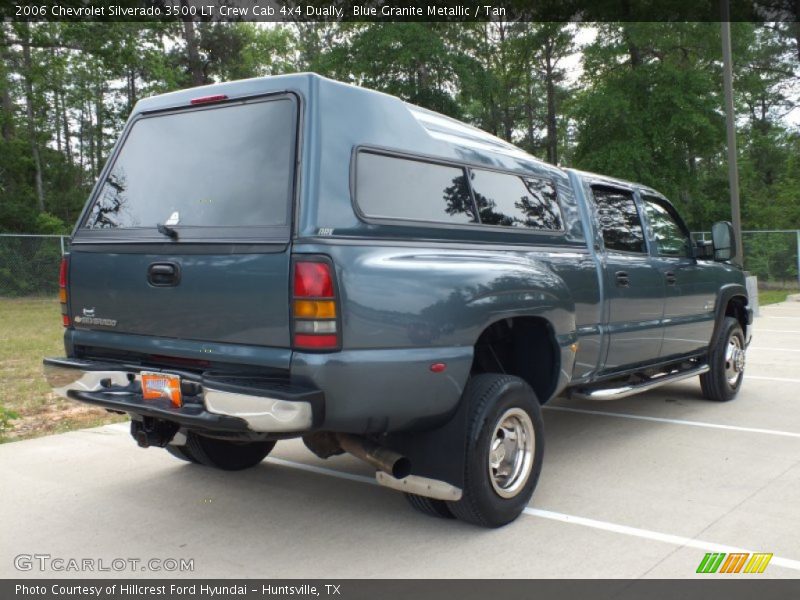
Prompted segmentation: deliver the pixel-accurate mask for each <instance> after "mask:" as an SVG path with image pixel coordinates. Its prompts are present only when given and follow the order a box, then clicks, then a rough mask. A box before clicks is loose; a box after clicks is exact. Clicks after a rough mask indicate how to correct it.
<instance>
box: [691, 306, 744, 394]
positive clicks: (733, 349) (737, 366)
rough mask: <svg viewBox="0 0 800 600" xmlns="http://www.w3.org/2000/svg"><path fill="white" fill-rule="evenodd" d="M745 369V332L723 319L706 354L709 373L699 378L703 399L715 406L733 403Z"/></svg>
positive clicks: (729, 318) (734, 322) (733, 323)
mask: <svg viewBox="0 0 800 600" xmlns="http://www.w3.org/2000/svg"><path fill="white" fill-rule="evenodd" d="M744 365H745V343H744V332H743V331H742V326H741V325H740V324H739V321H737V320H736V319H734V318H733V317H725V320H724V321H723V322H722V327H721V329H720V331H719V335H717V339H716V340H714V342H713V343H712V345H711V348H710V349H709V352H708V366H709V367H710V370H709V371H708V373H704V374H703V375H700V389H701V390H702V391H703V396H704V397H705V398H707V399H709V400H715V401H717V402H727V401H728V400H732V399H733V398H734V397H735V396H736V394H737V393H738V392H739V388H741V387H742V379H743V378H744Z"/></svg>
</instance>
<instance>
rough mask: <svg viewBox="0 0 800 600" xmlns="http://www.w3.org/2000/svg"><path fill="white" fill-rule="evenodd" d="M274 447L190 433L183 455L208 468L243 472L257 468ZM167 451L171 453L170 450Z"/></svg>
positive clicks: (268, 443)
mask: <svg viewBox="0 0 800 600" xmlns="http://www.w3.org/2000/svg"><path fill="white" fill-rule="evenodd" d="M274 447H275V442H234V441H231V440H220V439H217V438H211V437H204V436H202V435H199V434H197V433H194V432H191V431H190V432H189V433H187V434H186V446H184V447H183V448H184V450H182V452H181V454H186V455H187V456H188V460H190V461H193V462H198V463H200V464H201V465H205V466H207V467H214V468H216V469H222V470H223V471H241V470H242V469H249V468H250V467H255V466H256V465H257V464H258V463H260V462H261V461H262V460H264V458H265V457H266V456H267V454H269V453H270V452H271V451H272V449H273V448H274ZM176 448H180V447H179V446H178V447H176ZM167 450H168V451H169V448H167ZM170 453H171V454H173V453H172V452H170ZM173 455H174V454H173ZM179 458H181V457H180V456H179Z"/></svg>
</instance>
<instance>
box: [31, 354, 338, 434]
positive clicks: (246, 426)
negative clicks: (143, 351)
mask: <svg viewBox="0 0 800 600" xmlns="http://www.w3.org/2000/svg"><path fill="white" fill-rule="evenodd" d="M140 371H159V372H163V373H172V374H176V375H180V376H181V379H182V381H188V382H191V384H193V388H194V389H193V392H195V393H194V394H193V395H189V396H187V397H186V398H185V401H184V403H183V406H181V407H180V408H176V407H173V406H171V405H170V403H169V402H168V401H166V400H165V401H160V400H155V401H153V400H147V401H146V400H144V398H143V397H142V394H141V375H140ZM44 373H45V377H46V379H47V381H48V383H49V384H50V386H51V387H52V388H53V392H54V393H55V394H57V395H59V396H62V397H64V398H69V399H71V400H79V401H81V402H86V403H88V404H93V405H95V406H100V407H102V408H106V409H108V410H116V411H120V412H127V413H132V414H136V415H141V416H144V417H153V418H156V419H164V420H167V421H172V422H175V423H178V424H180V425H183V426H185V427H186V428H189V429H200V430H205V431H218V432H242V433H246V432H256V433H291V432H305V431H309V430H311V429H313V428H315V427H318V426H319V425H320V424H321V423H322V420H323V417H324V395H323V393H322V392H321V391H320V390H317V389H313V388H309V387H303V386H297V385H293V384H289V383H286V382H285V381H281V380H276V379H269V378H264V377H258V376H249V375H222V374H210V373H209V374H203V375H197V374H195V373H184V372H181V371H179V370H173V369H152V368H149V367H140V366H134V365H124V364H117V363H102V362H98V361H89V360H80V359H72V358H45V359H44Z"/></svg>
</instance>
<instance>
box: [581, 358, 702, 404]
mask: <svg viewBox="0 0 800 600" xmlns="http://www.w3.org/2000/svg"><path fill="white" fill-rule="evenodd" d="M709 370H710V367H709V366H708V365H699V366H697V367H694V368H691V369H688V370H675V371H671V372H669V373H663V374H660V375H657V376H655V377H652V378H650V379H648V380H646V381H643V382H641V383H630V384H623V385H617V386H614V387H601V388H588V387H587V388H576V389H575V390H572V391H570V393H569V396H570V398H579V399H581V400H617V399H619V398H627V397H628V396H633V395H634V394H640V393H642V392H646V391H648V390H652V389H655V388H657V387H661V386H662V385H666V384H668V383H675V382H676V381H682V380H683V379H689V378H690V377H695V376H697V375H702V374H703V373H708V371H709Z"/></svg>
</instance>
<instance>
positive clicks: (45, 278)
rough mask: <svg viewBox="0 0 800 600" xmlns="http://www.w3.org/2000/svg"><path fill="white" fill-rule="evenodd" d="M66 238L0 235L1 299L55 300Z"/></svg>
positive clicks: (60, 236) (66, 246) (67, 241)
mask: <svg viewBox="0 0 800 600" xmlns="http://www.w3.org/2000/svg"><path fill="white" fill-rule="evenodd" d="M68 249H69V237H68V236H65V235H27V234H7V233H0V297H6V298H8V297H11V298H16V297H20V296H56V295H57V294H58V269H59V266H60V264H61V256H62V255H63V254H64V253H65V252H66V251H67V250H68Z"/></svg>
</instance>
